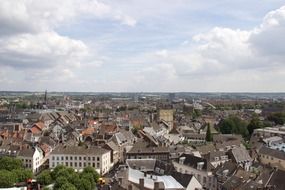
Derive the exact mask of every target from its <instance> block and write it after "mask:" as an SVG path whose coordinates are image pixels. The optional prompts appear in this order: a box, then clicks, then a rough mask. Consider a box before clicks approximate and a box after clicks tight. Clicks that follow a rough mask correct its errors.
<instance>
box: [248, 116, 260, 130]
mask: <svg viewBox="0 0 285 190" xmlns="http://www.w3.org/2000/svg"><path fill="white" fill-rule="evenodd" d="M263 127H264V124H263V122H262V121H260V119H259V118H258V117H257V116H254V117H253V118H252V119H251V120H250V122H249V124H248V126H247V129H248V132H249V134H250V135H251V134H252V133H253V131H254V129H259V128H263Z"/></svg>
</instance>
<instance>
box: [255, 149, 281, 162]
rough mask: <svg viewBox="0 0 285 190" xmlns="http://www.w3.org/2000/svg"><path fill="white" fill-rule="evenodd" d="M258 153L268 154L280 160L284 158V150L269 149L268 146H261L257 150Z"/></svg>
mask: <svg viewBox="0 0 285 190" xmlns="http://www.w3.org/2000/svg"><path fill="white" fill-rule="evenodd" d="M259 154H265V155H269V156H272V157H275V158H278V159H281V160H285V152H283V151H280V150H275V149H271V148H269V147H266V146H263V147H261V148H260V150H259Z"/></svg>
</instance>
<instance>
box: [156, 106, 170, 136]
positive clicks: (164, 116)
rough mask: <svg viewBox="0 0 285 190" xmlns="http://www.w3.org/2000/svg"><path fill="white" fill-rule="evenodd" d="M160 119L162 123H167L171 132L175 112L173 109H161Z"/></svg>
mask: <svg viewBox="0 0 285 190" xmlns="http://www.w3.org/2000/svg"><path fill="white" fill-rule="evenodd" d="M158 119H159V121H161V122H166V123H167V124H168V125H169V131H171V130H172V128H173V120H174V110H173V109H160V110H159V114H158Z"/></svg>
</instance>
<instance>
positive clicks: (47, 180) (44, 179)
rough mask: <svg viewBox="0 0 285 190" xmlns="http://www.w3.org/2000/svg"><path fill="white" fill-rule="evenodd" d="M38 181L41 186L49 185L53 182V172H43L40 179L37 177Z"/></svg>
mask: <svg viewBox="0 0 285 190" xmlns="http://www.w3.org/2000/svg"><path fill="white" fill-rule="evenodd" d="M37 181H38V182H39V183H40V184H41V185H49V184H51V183H52V182H53V180H52V177H51V172H50V171H49V170H44V171H42V172H41V173H40V174H39V175H38V177H37Z"/></svg>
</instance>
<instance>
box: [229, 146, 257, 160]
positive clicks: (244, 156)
mask: <svg viewBox="0 0 285 190" xmlns="http://www.w3.org/2000/svg"><path fill="white" fill-rule="evenodd" d="M231 153H232V155H233V157H234V159H235V161H236V162H243V161H252V158H251V157H250V156H249V153H248V151H247V150H246V149H245V148H241V147H236V148H234V149H232V150H231Z"/></svg>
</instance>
